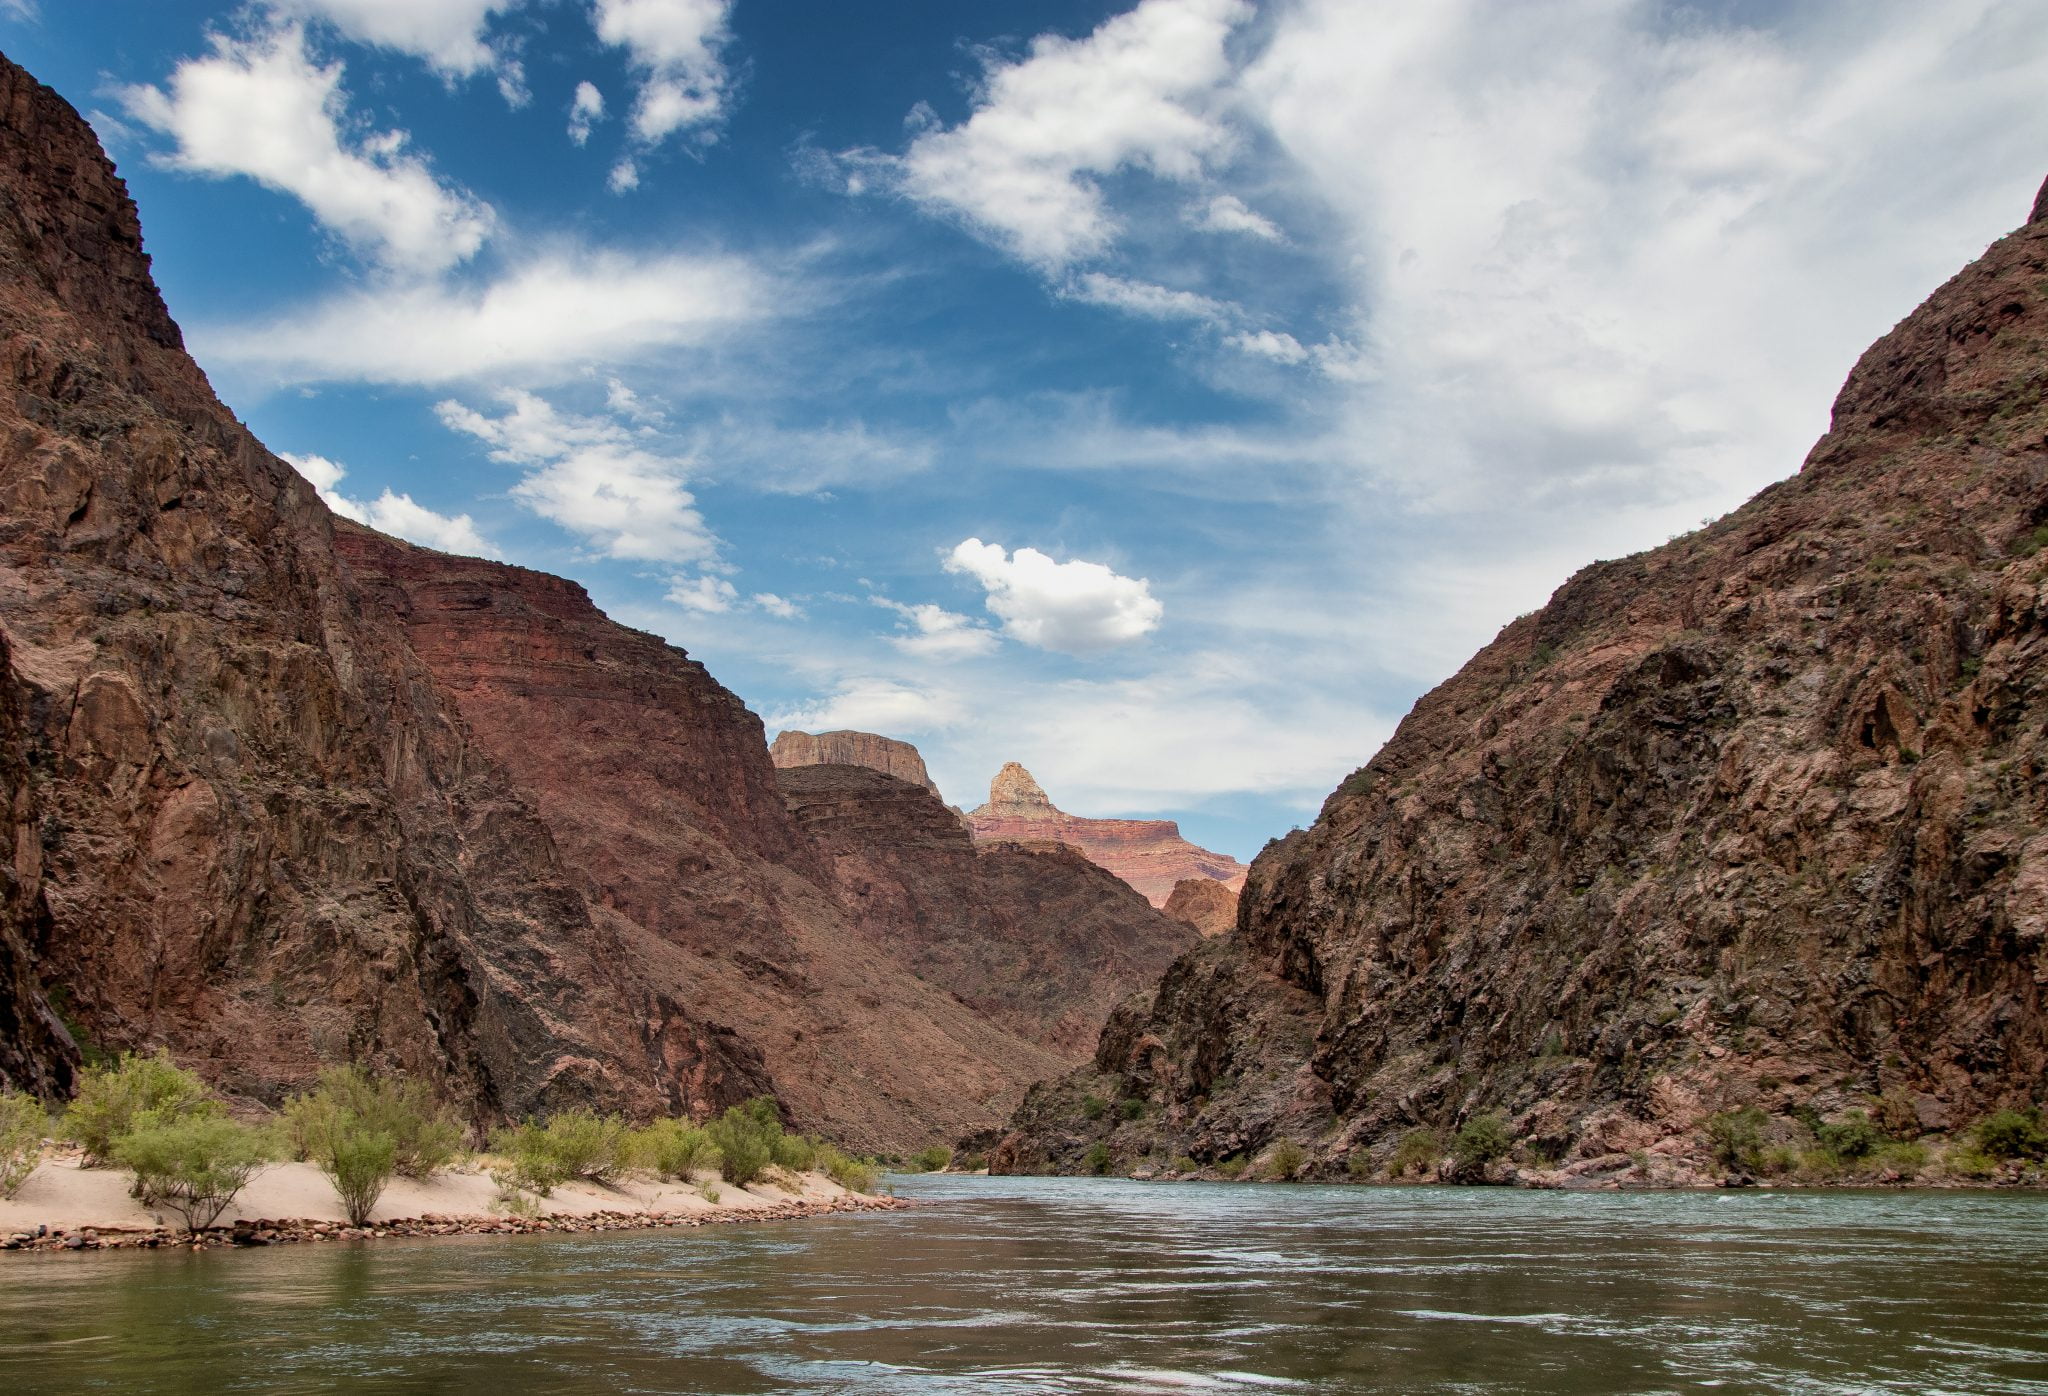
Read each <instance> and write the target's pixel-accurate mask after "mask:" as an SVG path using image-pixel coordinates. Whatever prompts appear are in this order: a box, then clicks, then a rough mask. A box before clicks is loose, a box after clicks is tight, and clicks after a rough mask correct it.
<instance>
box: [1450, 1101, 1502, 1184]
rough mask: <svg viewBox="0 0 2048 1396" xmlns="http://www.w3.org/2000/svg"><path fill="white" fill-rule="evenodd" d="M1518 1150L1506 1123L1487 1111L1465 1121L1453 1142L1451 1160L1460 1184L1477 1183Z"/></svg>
mask: <svg viewBox="0 0 2048 1396" xmlns="http://www.w3.org/2000/svg"><path fill="white" fill-rule="evenodd" d="M1514 1146H1515V1136H1514V1135H1513V1134H1511V1133H1510V1132H1509V1131H1508V1125H1507V1121H1506V1120H1503V1119H1502V1118H1501V1117H1500V1116H1499V1115H1497V1114H1494V1113H1493V1112H1492V1111H1488V1112H1487V1113H1486V1114H1484V1115H1474V1116H1473V1117H1472V1118H1471V1119H1469V1120H1467V1121H1465V1123H1464V1125H1463V1126H1461V1127H1460V1128H1459V1130H1458V1132H1457V1134H1456V1135H1454V1136H1453V1137H1452V1139H1451V1158H1452V1160H1453V1162H1454V1163H1455V1164H1456V1166H1457V1167H1456V1176H1457V1178H1458V1180H1459V1181H1460V1182H1468V1183H1469V1182H1478V1181H1480V1180H1481V1179H1483V1178H1485V1177H1486V1168H1487V1165H1488V1164H1490V1163H1492V1162H1493V1161H1494V1160H1495V1159H1498V1158H1505V1157H1506V1156H1507V1152H1508V1150H1509V1149H1512V1148H1513V1147H1514Z"/></svg>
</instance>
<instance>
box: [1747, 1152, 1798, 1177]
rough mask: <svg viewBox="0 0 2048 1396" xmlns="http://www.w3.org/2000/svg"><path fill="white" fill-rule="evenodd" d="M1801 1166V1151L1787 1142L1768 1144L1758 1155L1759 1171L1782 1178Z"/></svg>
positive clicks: (1768, 1175)
mask: <svg viewBox="0 0 2048 1396" xmlns="http://www.w3.org/2000/svg"><path fill="white" fill-rule="evenodd" d="M1798 1167H1799V1151H1798V1150H1797V1149H1795V1148H1792V1147H1791V1146H1790V1145H1787V1144H1767V1145H1765V1146H1764V1148H1763V1150H1762V1152H1760V1153H1759V1154H1758V1155H1757V1171H1758V1172H1760V1173H1762V1174H1764V1175H1765V1176H1767V1177H1771V1178H1782V1177H1784V1176H1785V1175H1786V1174H1787V1173H1790V1172H1792V1171H1793V1170H1794V1169H1796V1168H1798Z"/></svg>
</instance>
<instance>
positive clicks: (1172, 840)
mask: <svg viewBox="0 0 2048 1396" xmlns="http://www.w3.org/2000/svg"><path fill="white" fill-rule="evenodd" d="M967 827H968V828H969V829H971V830H973V831H974V837H975V838H976V839H979V840H982V841H984V842H1019V841H1021V842H1027V843H1029V842H1052V843H1063V844H1066V845H1068V846H1069V847H1071V848H1076V849H1079V850H1080V851H1081V852H1082V853H1083V854H1085V855H1086V856H1087V858H1088V859H1089V861H1091V862H1093V863H1095V864H1097V865H1098V866H1101V867H1104V868H1107V869H1109V871H1111V872H1112V873H1115V874H1116V875H1117V876H1118V877H1120V878H1122V879H1123V880H1124V881H1125V882H1128V883H1129V884H1130V885H1131V886H1133V887H1135V888H1137V889H1138V890H1139V891H1140V892H1142V893H1143V894H1144V895H1145V899H1146V900H1147V901H1149V902H1151V903H1152V905H1154V906H1158V907H1163V906H1165V905H1166V899H1167V898H1168V897H1170V896H1172V895H1173V886H1174V884H1175V883H1176V882H1179V881H1180V880H1181V879H1183V878H1189V877H1203V878H1211V879H1213V880H1215V881H1218V882H1221V883H1223V884H1224V885H1225V886H1226V887H1228V888H1229V889H1230V890H1231V891H1233V892H1234V891H1236V890H1237V889H1238V888H1239V887H1242V886H1243V885H1244V874H1245V868H1244V864H1242V863H1240V862H1238V861H1237V860H1236V859H1235V858H1231V857H1228V856H1226V855H1224V854H1221V853H1211V852H1210V851H1209V850H1208V849H1206V848H1201V847H1199V846H1197V845H1195V844H1192V843H1189V842H1188V841H1187V840H1186V839H1184V838H1182V837H1181V833H1180V826H1179V825H1178V824H1176V823H1174V822H1173V821H1172V820H1170V819H1087V818H1084V817H1082V816H1080V815H1074V814H1068V813H1066V812H1065V811H1063V810H1060V809H1058V808H1056V807H1055V806H1054V805H1053V802H1052V800H1051V799H1050V798H1049V797H1047V795H1046V793H1045V791H1044V790H1042V789H1040V788H1039V784H1038V782H1037V781H1036V780H1033V779H1032V777H1031V772H1029V771H1027V770H1025V769H1024V768H1023V767H1022V766H1020V765H1018V764H1017V763H1016V762H1015V761H1011V762H1008V763H1006V764H1005V765H1004V766H1003V768H1002V770H1000V771H998V772H997V773H996V777H995V779H994V780H993V781H991V782H990V783H989V791H988V803H987V804H985V805H983V806H981V807H980V808H979V809H974V810H969V811H968V813H967Z"/></svg>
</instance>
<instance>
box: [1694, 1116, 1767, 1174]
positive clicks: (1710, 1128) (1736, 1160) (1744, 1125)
mask: <svg viewBox="0 0 2048 1396" xmlns="http://www.w3.org/2000/svg"><path fill="white" fill-rule="evenodd" d="M1770 1122H1771V1117H1770V1116H1769V1115H1766V1114H1765V1113H1764V1112H1763V1111H1762V1110H1759V1109H1758V1108H1757V1107H1756V1106H1754V1105H1745V1106H1743V1107H1742V1108H1741V1109H1740V1110H1723V1111H1722V1112H1721V1113H1720V1114H1718V1115H1709V1116H1708V1117H1707V1127H1706V1134H1707V1148H1708V1150H1709V1151H1711V1152H1712V1154H1713V1156H1714V1162H1716V1163H1718V1164H1720V1165H1721V1166H1722V1167H1723V1168H1743V1169H1748V1170H1749V1171H1751V1172H1755V1171H1756V1170H1757V1169H1759V1168H1761V1167H1762V1166H1763V1151H1764V1127H1765V1126H1766V1125H1768V1124H1769V1123H1770Z"/></svg>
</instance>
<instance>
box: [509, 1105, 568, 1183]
mask: <svg viewBox="0 0 2048 1396" xmlns="http://www.w3.org/2000/svg"><path fill="white" fill-rule="evenodd" d="M491 1152H492V1153H494V1154H500V1155H502V1156H503V1157H504V1159H505V1162H506V1165H507V1166H506V1167H504V1168H494V1169H492V1170H491V1176H492V1177H493V1178H495V1179H497V1180H498V1189H499V1191H500V1192H501V1193H504V1194H507V1195H511V1194H513V1193H516V1192H517V1191H518V1190H519V1189H521V1188H524V1189H525V1190H526V1191H528V1192H530V1193H533V1194H534V1195H535V1196H537V1197H547V1196H549V1195H550V1194H551V1193H553V1192H554V1190H555V1189H556V1188H558V1187H560V1186H561V1185H562V1184H563V1183H566V1182H568V1181H569V1174H568V1171H567V1170H566V1169H564V1168H563V1167H562V1163H561V1160H560V1159H558V1158H556V1157H555V1151H554V1150H553V1149H552V1148H550V1147H549V1145H548V1133H547V1130H546V1129H544V1128H542V1127H541V1126H540V1125H539V1124H537V1123H535V1122H534V1121H532V1120H528V1121H526V1122H525V1123H524V1124H517V1125H505V1126H502V1127H500V1128H498V1129H494V1130H492V1131H491Z"/></svg>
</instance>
